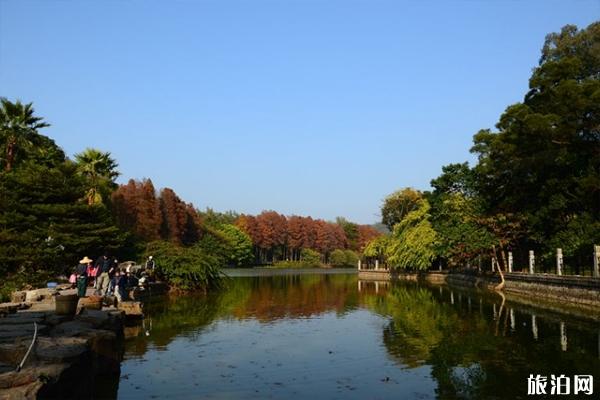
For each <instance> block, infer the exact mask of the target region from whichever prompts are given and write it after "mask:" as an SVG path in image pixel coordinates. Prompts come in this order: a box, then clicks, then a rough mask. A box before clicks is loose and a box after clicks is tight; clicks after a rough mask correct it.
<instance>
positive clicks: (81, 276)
mask: <svg viewBox="0 0 600 400" xmlns="http://www.w3.org/2000/svg"><path fill="white" fill-rule="evenodd" d="M91 263H93V260H91V259H90V258H88V256H85V257H83V258H82V259H81V260H79V265H78V266H77V269H76V270H75V273H76V274H77V296H79V297H85V291H86V289H87V271H88V265H89V264H91Z"/></svg>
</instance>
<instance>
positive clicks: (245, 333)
mask: <svg viewBox="0 0 600 400" xmlns="http://www.w3.org/2000/svg"><path fill="white" fill-rule="evenodd" d="M357 288H358V289H359V290H357ZM509 299H510V298H509ZM146 313H147V318H146V320H145V321H144V325H145V326H144V328H145V329H141V327H138V328H137V329H138V331H137V333H136V332H135V331H134V330H132V332H133V337H132V338H130V339H129V340H128V341H127V343H126V361H125V365H126V367H125V370H126V371H128V372H127V373H128V374H129V375H132V377H131V380H128V379H129V378H127V377H125V378H122V379H125V381H124V380H122V381H121V382H122V383H123V388H121V389H119V393H120V395H121V393H122V395H123V396H125V397H126V396H128V395H133V394H134V393H136V387H137V386H139V385H140V384H139V383H138V382H142V383H141V384H142V385H144V384H146V385H148V388H147V390H148V393H156V391H159V392H160V391H161V390H163V391H164V393H163V392H161V393H162V394H169V392H168V391H169V390H181V391H182V392H181V393H182V396H184V395H185V394H189V395H192V394H193V393H195V392H194V390H196V389H195V388H196V386H194V385H196V384H199V385H200V384H202V385H204V386H203V390H204V391H205V393H209V394H210V393H215V392H218V391H219V390H221V388H222V387H223V386H222V383H223V382H227V383H228V385H229V386H227V388H228V390H230V391H237V392H236V393H238V394H240V395H242V394H243V395H244V396H250V397H252V396H253V395H254V394H255V392H254V390H253V389H254V387H255V385H257V383H256V382H257V381H256V380H257V379H259V382H261V385H263V386H261V388H263V389H264V388H265V387H268V389H264V390H265V392H264V393H263V392H261V394H256V396H258V397H260V396H261V395H262V394H266V395H273V396H275V397H278V396H285V397H294V394H295V393H296V395H297V396H296V397H298V396H300V395H301V394H302V393H304V394H306V392H302V390H307V388H308V387H309V386H306V385H308V384H309V382H310V383H311V384H312V385H316V386H317V387H318V388H319V393H321V394H322V397H323V398H331V396H332V395H335V394H337V393H338V391H339V390H344V391H345V392H344V396H345V397H352V398H364V397H365V396H366V397H369V396H371V395H373V396H374V394H373V393H378V395H379V396H380V397H381V398H387V396H389V395H391V394H394V393H398V394H399V397H398V398H400V397H402V396H404V397H408V398H424V397H425V398H427V397H431V396H434V395H436V396H437V397H439V398H443V399H469V398H473V399H476V398H477V399H479V398H503V399H513V398H523V397H526V393H527V377H528V376H529V375H530V374H541V375H546V376H548V377H549V376H550V375H551V374H558V375H560V374H565V375H567V376H571V377H572V376H573V375H576V374H580V375H587V374H598V371H600V358H599V355H598V350H599V349H598V346H599V342H598V341H599V338H598V324H597V323H594V322H589V321H587V322H586V321H585V320H581V319H575V318H572V317H569V316H568V315H567V314H565V313H555V312H545V311H541V310H540V309H538V308H532V307H526V306H523V305H520V304H517V303H514V302H511V301H510V300H503V298H501V297H500V296H498V295H496V294H489V293H488V294H485V293H481V292H475V291H467V290H458V289H449V288H446V287H430V286H426V285H420V284H416V283H396V284H389V283H383V282H380V283H377V284H375V283H374V282H360V283H359V284H357V277H356V275H354V274H340V275H323V274H305V275H284V276H258V277H244V278H233V279H231V280H229V283H228V285H227V287H226V288H225V289H224V290H222V291H220V292H218V293H213V294H211V295H206V296H176V297H166V298H162V299H158V300H157V301H154V302H153V303H151V304H149V305H148V306H147V308H146ZM349 322H351V324H350V325H348V324H349ZM342 327H343V328H342ZM145 330H149V331H150V332H149V335H148V336H147V335H146V332H145ZM230 332H232V334H231V335H230V334H229V333H230ZM303 338H304V339H303ZM302 340H304V341H305V343H300V342H302ZM261 342H262V343H261ZM304 349H312V350H306V351H305V350H304ZM331 349H333V350H335V351H328V350H331ZM160 352H164V353H168V354H165V355H159V354H158V353H160ZM186 353H187V354H186ZM290 354H294V357H290ZM231 358H233V359H235V360H236V361H237V362H236V363H235V364H236V365H233V367H235V369H234V370H232V369H231V368H229V366H230V364H228V363H232V361H228V360H231ZM165 359H166V360H168V361H164V360H165ZM130 361H131V362H130ZM183 365H185V368H184V367H183ZM259 365H260V366H259ZM166 366H169V368H171V369H172V370H173V371H172V373H173V374H174V375H172V376H173V377H174V378H172V379H181V381H173V382H172V383H169V382H168V381H167V383H162V381H161V384H160V385H157V384H156V382H155V381H154V380H155V379H157V378H156V376H159V377H161V376H162V375H164V373H158V375H153V374H154V372H153V371H155V370H156V371H165V370H164V369H161V368H165V367H166ZM232 371H234V372H235V373H234V372H232ZM134 376H135V377H134ZM300 376H302V379H306V382H307V383H306V384H304V383H303V384H300V383H297V381H296V379H298V378H299V377H300ZM386 376H387V377H389V381H387V380H386V379H385V378H386ZM184 377H185V378H186V379H187V380H186V379H184ZM234 377H235V379H234ZM599 378H600V377H598V376H597V378H596V379H599ZM134 380H135V384H134V382H133V381H134ZM271 380H273V382H271ZM346 380H348V382H349V381H352V385H349V384H348V385H341V387H342V389H339V386H340V383H339V382H346ZM265 382H266V383H265ZM303 382H304V381H303ZM132 384H134V385H133V386H132ZM136 385H137V386H136ZM265 385H266V386H265ZM286 385H289V387H290V388H292V389H287V387H288V386H286ZM138 392H139V391H138ZM139 393H140V398H141V396H142V395H143V394H142V393H141V392H139ZM232 393H233V392H232ZM400 395H402V396H400ZM328 396H329V397H328ZM353 396H354V397H353ZM317 397H318V396H317ZM334 397H335V396H334Z"/></svg>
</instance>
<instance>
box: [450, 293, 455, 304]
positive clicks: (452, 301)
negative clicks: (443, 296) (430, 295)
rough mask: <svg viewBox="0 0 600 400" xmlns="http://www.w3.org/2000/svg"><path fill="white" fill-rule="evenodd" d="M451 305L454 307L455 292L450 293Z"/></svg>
mask: <svg viewBox="0 0 600 400" xmlns="http://www.w3.org/2000/svg"><path fill="white" fill-rule="evenodd" d="M450 304H452V305H454V292H453V291H452V290H451V291H450Z"/></svg>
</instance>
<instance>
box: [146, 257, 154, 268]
mask: <svg viewBox="0 0 600 400" xmlns="http://www.w3.org/2000/svg"><path fill="white" fill-rule="evenodd" d="M155 266H156V264H155V263H154V257H152V256H149V257H148V261H146V270H148V271H154V267H155Z"/></svg>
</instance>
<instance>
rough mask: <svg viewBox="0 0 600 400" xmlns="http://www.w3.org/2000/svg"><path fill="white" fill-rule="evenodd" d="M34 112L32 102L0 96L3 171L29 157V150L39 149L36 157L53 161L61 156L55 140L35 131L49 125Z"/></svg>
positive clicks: (36, 150) (62, 154) (1, 160)
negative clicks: (14, 100)
mask: <svg viewBox="0 0 600 400" xmlns="http://www.w3.org/2000/svg"><path fill="white" fill-rule="evenodd" d="M34 113H35V110H34V109H33V103H27V104H23V103H21V102H20V101H19V100H17V101H16V102H14V103H13V102H11V101H10V100H8V99H6V98H0V144H1V145H2V147H3V151H2V153H0V154H2V156H1V158H0V163H3V164H4V170H5V171H11V170H12V169H13V167H14V166H15V164H16V163H17V162H18V161H19V160H20V159H21V160H25V159H27V158H28V155H29V157H31V154H28V153H38V154H37V156H38V157H39V158H42V159H44V158H49V159H50V160H52V161H56V158H57V157H58V159H59V161H60V159H61V158H64V153H62V151H61V150H60V149H58V148H57V147H56V146H55V145H54V142H52V141H51V140H49V139H48V138H47V137H45V136H41V135H39V134H38V129H41V128H45V127H48V126H50V125H49V124H48V123H46V122H44V119H43V118H41V117H37V116H35V115H34ZM42 144H45V146H42ZM53 145H54V146H53Z"/></svg>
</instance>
